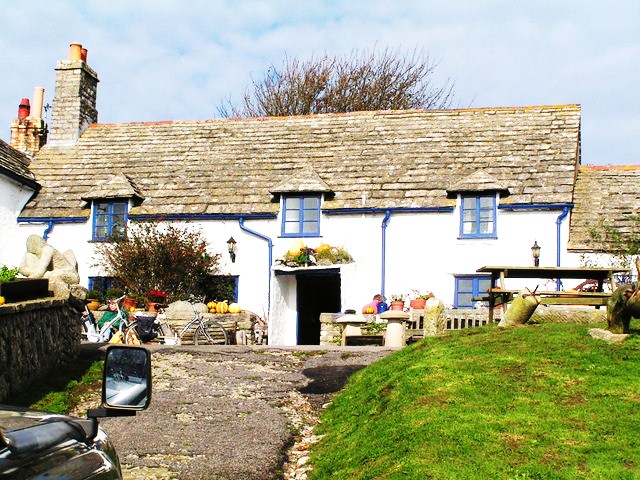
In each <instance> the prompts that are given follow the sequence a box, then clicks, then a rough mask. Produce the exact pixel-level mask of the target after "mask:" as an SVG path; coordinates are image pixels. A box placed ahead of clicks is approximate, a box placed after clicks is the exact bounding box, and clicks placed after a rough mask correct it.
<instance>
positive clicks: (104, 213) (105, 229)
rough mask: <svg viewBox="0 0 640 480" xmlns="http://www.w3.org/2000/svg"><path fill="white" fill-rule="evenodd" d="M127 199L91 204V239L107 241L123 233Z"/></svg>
mask: <svg viewBox="0 0 640 480" xmlns="http://www.w3.org/2000/svg"><path fill="white" fill-rule="evenodd" d="M127 203H128V202H127V201H118V202H95V203H94V204H93V240H97V241H102V242H105V241H109V239H110V238H111V237H112V236H114V235H122V234H124V230H125V226H126V224H127Z"/></svg>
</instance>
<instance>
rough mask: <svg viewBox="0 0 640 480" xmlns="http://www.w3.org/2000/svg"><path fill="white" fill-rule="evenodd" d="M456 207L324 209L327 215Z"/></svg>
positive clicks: (415, 211)
mask: <svg viewBox="0 0 640 480" xmlns="http://www.w3.org/2000/svg"><path fill="white" fill-rule="evenodd" d="M453 210H454V207H393V208H365V207H363V208H336V209H332V210H322V213H324V214H325V215H349V214H356V213H384V214H385V215H386V214H387V212H392V213H438V212H453Z"/></svg>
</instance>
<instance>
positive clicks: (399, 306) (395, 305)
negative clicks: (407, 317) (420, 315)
mask: <svg viewBox="0 0 640 480" xmlns="http://www.w3.org/2000/svg"><path fill="white" fill-rule="evenodd" d="M390 310H400V311H402V310H404V302H403V301H402V300H394V301H392V302H391V307H390Z"/></svg>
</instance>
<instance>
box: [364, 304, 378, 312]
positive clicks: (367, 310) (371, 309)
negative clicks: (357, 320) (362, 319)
mask: <svg viewBox="0 0 640 480" xmlns="http://www.w3.org/2000/svg"><path fill="white" fill-rule="evenodd" d="M362 313H376V310H375V309H374V308H373V307H372V306H370V305H369V306H368V307H364V310H362Z"/></svg>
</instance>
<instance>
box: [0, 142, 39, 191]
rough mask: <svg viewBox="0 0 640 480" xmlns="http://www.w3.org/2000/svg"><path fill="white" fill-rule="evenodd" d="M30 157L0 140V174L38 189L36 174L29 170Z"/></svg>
mask: <svg viewBox="0 0 640 480" xmlns="http://www.w3.org/2000/svg"><path fill="white" fill-rule="evenodd" d="M30 161H31V160H30V159H29V157H27V156H26V155H25V154H24V153H22V152H19V151H18V150H16V149H15V148H13V147H11V146H10V145H9V144H8V143H6V142H4V141H2V140H0V173H4V174H5V175H7V176H9V177H12V178H13V179H15V180H17V181H18V182H20V183H23V184H26V185H29V186H30V187H31V188H34V189H35V190H37V189H38V184H37V182H36V176H35V174H34V173H33V172H32V171H31V170H29V163H30Z"/></svg>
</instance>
